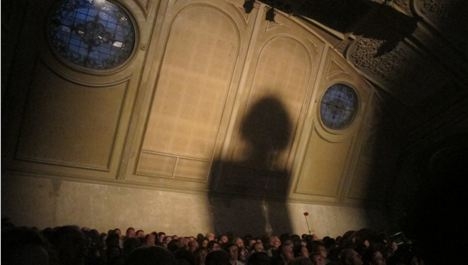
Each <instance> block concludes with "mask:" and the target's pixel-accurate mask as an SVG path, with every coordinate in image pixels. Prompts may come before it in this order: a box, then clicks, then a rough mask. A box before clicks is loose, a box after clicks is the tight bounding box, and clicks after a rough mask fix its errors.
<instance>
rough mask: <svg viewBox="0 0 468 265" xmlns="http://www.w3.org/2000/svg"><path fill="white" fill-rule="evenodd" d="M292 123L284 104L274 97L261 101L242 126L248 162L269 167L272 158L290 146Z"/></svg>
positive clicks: (256, 104) (252, 107)
mask: <svg viewBox="0 0 468 265" xmlns="http://www.w3.org/2000/svg"><path fill="white" fill-rule="evenodd" d="M291 128H292V125H291V121H290V118H289V115H288V113H287V111H286V108H285V107H284V105H283V103H281V101H280V100H279V99H277V98H276V97H274V96H266V97H262V98H261V99H259V100H258V101H257V102H255V103H254V104H253V105H252V106H251V107H250V110H249V111H248V113H247V114H246V116H245V118H244V120H243V122H242V124H241V137H242V138H243V139H244V140H245V141H247V142H248V146H249V153H248V154H247V155H248V157H247V160H250V161H255V162H256V163H257V165H258V164H264V165H268V163H270V159H271V156H273V155H274V154H275V153H276V152H278V151H281V150H283V149H284V148H286V147H287V146H288V144H289V140H290V139H289V138H290V136H291Z"/></svg>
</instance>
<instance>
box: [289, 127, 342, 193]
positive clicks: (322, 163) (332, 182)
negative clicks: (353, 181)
mask: <svg viewBox="0 0 468 265" xmlns="http://www.w3.org/2000/svg"><path fill="white" fill-rule="evenodd" d="M350 146H351V139H350V138H347V139H344V140H343V141H340V142H329V141H327V140H325V139H323V138H321V137H320V136H319V135H318V134H317V131H314V132H313V133H312V134H311V136H310V140H309V144H308V146H307V151H306V153H305V155H304V162H303V166H302V168H301V171H300V173H299V175H300V178H299V179H298V181H297V184H296V186H295V188H294V192H296V193H301V194H308V195H319V196H325V197H332V198H337V197H338V195H339V194H338V192H339V188H340V185H341V181H342V177H343V172H344V169H345V166H346V162H347V158H348V153H349V149H350Z"/></svg>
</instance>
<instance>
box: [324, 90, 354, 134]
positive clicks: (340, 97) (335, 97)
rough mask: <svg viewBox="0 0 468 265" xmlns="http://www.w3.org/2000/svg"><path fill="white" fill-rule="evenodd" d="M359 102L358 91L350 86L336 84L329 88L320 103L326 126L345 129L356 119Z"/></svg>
mask: <svg viewBox="0 0 468 265" xmlns="http://www.w3.org/2000/svg"><path fill="white" fill-rule="evenodd" d="M357 104H358V98H357V95H356V92H355V91H354V90H353V89H352V88H351V87H349V86H347V85H343V84H335V85H332V86H331V87H329V88H328V89H327V91H326V92H325V95H323V97H322V101H321V103H320V117H321V119H322V122H323V124H325V126H327V127H329V128H331V129H334V130H339V129H344V128H346V127H347V126H348V125H349V124H351V122H352V121H353V119H354V116H355V114H356V110H357Z"/></svg>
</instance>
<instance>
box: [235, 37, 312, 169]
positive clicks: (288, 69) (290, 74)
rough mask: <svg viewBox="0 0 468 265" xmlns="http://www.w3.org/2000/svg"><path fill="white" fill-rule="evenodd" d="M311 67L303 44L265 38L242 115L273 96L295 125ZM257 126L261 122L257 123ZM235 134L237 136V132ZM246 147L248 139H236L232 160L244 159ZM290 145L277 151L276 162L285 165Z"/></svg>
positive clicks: (309, 58)
mask: <svg viewBox="0 0 468 265" xmlns="http://www.w3.org/2000/svg"><path fill="white" fill-rule="evenodd" d="M312 69H313V67H312V61H311V55H310V53H309V51H308V50H307V49H306V47H305V46H304V44H303V43H300V42H299V41H297V40H296V39H294V38H291V37H284V36H279V37H277V38H274V39H272V40H270V41H268V42H267V43H266V44H265V45H264V47H262V50H261V53H260V55H259V58H258V64H257V67H256V69H255V70H254V71H253V73H254V82H253V84H252V88H251V90H250V93H249V97H248V99H247V102H246V104H244V105H243V111H244V115H248V114H249V110H250V109H251V108H252V107H253V105H254V104H256V103H257V102H258V101H259V100H261V99H262V98H264V97H274V98H276V99H277V100H278V101H280V102H281V103H282V105H283V106H284V108H285V109H284V111H285V112H286V113H287V116H288V122H290V124H291V125H292V127H295V125H296V124H297V123H298V119H299V115H300V113H301V110H302V106H303V104H304V100H305V99H306V98H307V91H308V90H309V87H308V84H309V81H310V78H311V77H310V75H311V70H312ZM245 118H246V117H245V116H243V117H241V118H240V120H239V121H240V123H241V124H239V125H238V128H239V129H241V127H242V122H243V121H244V119H245ZM271 122H273V121H271ZM285 125H286V124H285ZM259 126H261V125H260V124H259ZM278 129H281V128H278ZM290 133H291V134H292V133H294V132H293V131H292V132H290ZM272 135H273V134H272ZM236 136H237V137H239V134H237V135H236ZM290 137H292V135H290ZM249 148H251V146H249V143H248V142H245V141H244V140H243V139H240V138H238V139H237V140H236V141H235V144H234V157H233V159H234V160H242V159H244V158H245V154H246V153H248V152H249V150H248V149H249ZM290 148H291V141H290V142H289V145H288V146H286V147H284V148H283V150H282V152H281V153H280V154H279V155H280V156H279V157H277V158H276V160H277V162H278V164H279V165H285V164H286V160H287V157H288V155H289V151H290V150H289V149H290Z"/></svg>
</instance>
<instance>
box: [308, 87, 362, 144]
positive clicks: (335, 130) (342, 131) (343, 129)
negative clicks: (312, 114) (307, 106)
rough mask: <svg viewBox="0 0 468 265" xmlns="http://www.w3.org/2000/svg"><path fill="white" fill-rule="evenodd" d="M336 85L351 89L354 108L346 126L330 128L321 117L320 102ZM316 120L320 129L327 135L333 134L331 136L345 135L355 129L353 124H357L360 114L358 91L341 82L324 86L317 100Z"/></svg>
mask: <svg viewBox="0 0 468 265" xmlns="http://www.w3.org/2000/svg"><path fill="white" fill-rule="evenodd" d="M336 85H342V86H346V87H347V88H349V89H351V90H352V91H353V93H354V95H355V100H356V102H355V107H354V111H353V114H352V116H351V118H350V119H349V121H348V122H347V124H346V125H344V126H343V127H340V128H332V127H330V126H329V125H327V122H325V121H324V118H323V116H322V101H323V99H324V97H325V95H326V93H327V92H328V91H329V89H331V88H332V87H333V86H336ZM317 102H318V103H317V111H316V113H317V119H318V120H319V121H320V125H321V126H320V127H321V128H322V129H323V130H324V131H325V132H327V133H329V134H333V135H340V134H346V133H348V132H349V131H351V130H353V129H354V128H355V124H356V123H357V122H356V120H357V117H358V115H359V112H360V109H361V97H360V94H359V91H358V89H356V88H355V86H354V85H352V84H350V83H348V82H343V81H339V82H333V83H331V84H329V85H327V86H326V88H325V89H323V91H322V93H321V95H320V98H319V100H318V101H317Z"/></svg>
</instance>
